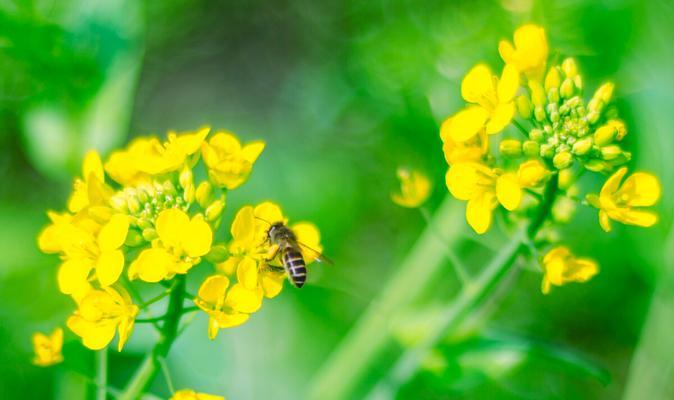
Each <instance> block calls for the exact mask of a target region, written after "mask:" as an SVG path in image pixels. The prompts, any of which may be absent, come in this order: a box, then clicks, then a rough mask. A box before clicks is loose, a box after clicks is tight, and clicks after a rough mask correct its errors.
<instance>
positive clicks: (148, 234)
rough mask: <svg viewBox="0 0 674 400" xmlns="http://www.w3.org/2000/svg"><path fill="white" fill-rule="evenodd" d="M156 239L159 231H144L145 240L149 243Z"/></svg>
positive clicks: (152, 229)
mask: <svg viewBox="0 0 674 400" xmlns="http://www.w3.org/2000/svg"><path fill="white" fill-rule="evenodd" d="M156 238H157V231H155V230H154V228H145V229H143V239H145V240H146V241H148V242H151V241H153V240H154V239H156Z"/></svg>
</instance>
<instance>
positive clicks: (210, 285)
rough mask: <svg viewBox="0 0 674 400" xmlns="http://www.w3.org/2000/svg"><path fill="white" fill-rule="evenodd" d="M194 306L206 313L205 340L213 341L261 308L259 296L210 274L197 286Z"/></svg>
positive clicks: (223, 277)
mask: <svg viewBox="0 0 674 400" xmlns="http://www.w3.org/2000/svg"><path fill="white" fill-rule="evenodd" d="M194 304H196V305H197V307H199V308H201V309H202V310H203V311H204V312H205V313H206V314H208V317H209V318H208V338H209V339H211V340H213V339H215V337H216V336H217V335H218V331H219V330H220V329H224V328H232V327H235V326H238V325H241V324H243V323H244V322H246V321H247V320H248V317H249V315H248V314H250V313H253V312H255V311H257V310H258V309H259V308H260V306H261V305H262V294H261V293H254V292H251V291H250V290H247V289H245V288H244V287H242V285H241V284H240V283H237V284H235V285H234V286H232V287H230V286H229V279H228V278H227V277H226V276H223V275H213V276H209V277H208V278H206V280H204V282H203V283H202V284H201V287H199V292H198V293H197V298H196V299H194Z"/></svg>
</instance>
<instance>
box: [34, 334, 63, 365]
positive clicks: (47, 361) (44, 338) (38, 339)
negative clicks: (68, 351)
mask: <svg viewBox="0 0 674 400" xmlns="http://www.w3.org/2000/svg"><path fill="white" fill-rule="evenodd" d="M61 347H63V329H61V328H56V329H54V332H52V333H51V335H45V334H44V333H40V332H36V333H34V334H33V350H34V351H35V358H33V364H35V365H38V366H40V367H48V366H50V365H54V364H58V363H60V362H61V361H63V356H62V355H61Z"/></svg>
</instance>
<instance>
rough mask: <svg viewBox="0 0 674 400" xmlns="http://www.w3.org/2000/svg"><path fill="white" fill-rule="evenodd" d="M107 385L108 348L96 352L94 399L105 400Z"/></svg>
mask: <svg viewBox="0 0 674 400" xmlns="http://www.w3.org/2000/svg"><path fill="white" fill-rule="evenodd" d="M107 385H108V349H107V347H106V348H103V349H101V350H99V351H97V352H96V400H105V398H106V387H107Z"/></svg>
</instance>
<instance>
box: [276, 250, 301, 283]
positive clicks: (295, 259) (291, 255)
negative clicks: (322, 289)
mask: <svg viewBox="0 0 674 400" xmlns="http://www.w3.org/2000/svg"><path fill="white" fill-rule="evenodd" d="M281 258H282V260H281V261H283V267H284V268H285V269H286V271H287V272H288V277H289V278H290V282H292V284H293V285H295V286H296V287H298V288H301V287H302V286H303V285H304V282H306V280H307V267H306V266H305V264H304V257H302V253H300V252H299V251H297V250H296V249H294V248H292V247H288V248H286V249H285V250H284V251H283V255H282V257H281Z"/></svg>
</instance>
